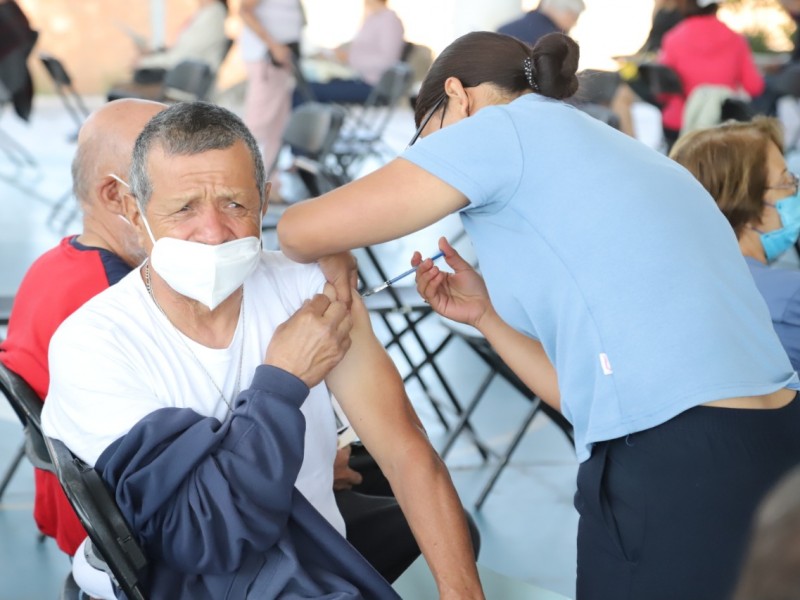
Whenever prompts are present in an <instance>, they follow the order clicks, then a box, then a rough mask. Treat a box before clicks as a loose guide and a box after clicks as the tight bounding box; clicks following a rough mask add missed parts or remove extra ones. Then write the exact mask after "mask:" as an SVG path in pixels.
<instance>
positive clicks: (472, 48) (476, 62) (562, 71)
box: [414, 31, 580, 126]
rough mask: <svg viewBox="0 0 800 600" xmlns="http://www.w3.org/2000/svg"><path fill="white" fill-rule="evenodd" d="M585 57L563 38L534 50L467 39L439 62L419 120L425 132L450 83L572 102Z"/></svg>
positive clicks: (421, 98) (507, 41) (509, 41)
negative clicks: (429, 116)
mask: <svg viewBox="0 0 800 600" xmlns="http://www.w3.org/2000/svg"><path fill="white" fill-rule="evenodd" d="M579 57H580V50H579V48H578V44H576V43H575V41H574V40H573V39H572V38H570V37H569V36H567V35H564V34H563V33H549V34H547V35H545V36H543V37H542V38H541V39H540V40H539V41H538V42H537V43H536V45H535V46H533V48H531V46H529V45H528V44H526V43H524V42H521V41H519V40H518V39H516V38H513V37H511V36H508V35H504V34H502V33H493V32H491V31H473V32H471V33H467V34H466V35H462V36H461V37H460V38H458V39H457V40H455V41H454V42H453V43H451V44H450V45H449V46H448V47H447V48H445V49H444V50H443V51H442V53H441V54H440V55H439V57H438V58H437V59H436V60H435V61H434V63H433V65H432V66H431V68H430V71H428V74H427V75H426V76H425V79H424V81H423V82H422V86H421V87H420V91H419V95H418V96H417V102H416V106H415V110H414V120H415V121H416V123H417V126H419V124H420V122H421V121H422V119H423V118H424V117H425V115H427V114H428V112H429V111H430V110H431V109H432V108H433V106H434V105H435V104H436V103H437V102H438V101H439V100H440V99H441V98H442V96H443V94H444V82H445V81H446V80H447V79H448V78H449V77H455V78H456V79H458V80H459V81H460V82H461V84H462V85H463V86H464V87H467V88H469V87H475V86H477V85H480V84H482V83H491V84H493V85H495V86H497V87H498V88H499V89H500V90H501V91H503V92H506V93H508V94H511V95H515V94H519V93H521V92H525V91H528V90H533V91H534V92H538V93H539V94H542V95H543V96H548V97H550V98H558V99H563V98H569V97H570V96H572V95H573V94H574V93H575V91H576V90H577V89H578V78H577V77H576V75H575V73H576V71H577V70H578V58H579ZM526 59H527V60H526ZM526 64H529V65H530V66H531V69H530V71H528V70H527V69H526Z"/></svg>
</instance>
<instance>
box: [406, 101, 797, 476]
mask: <svg viewBox="0 0 800 600" xmlns="http://www.w3.org/2000/svg"><path fill="white" fill-rule="evenodd" d="M403 158H405V159H407V160H409V161H411V162H413V163H415V164H416V165H418V166H420V167H421V168H423V169H425V170H426V171H428V172H430V173H432V174H433V175H435V176H436V177H438V178H440V179H442V180H443V181H445V182H446V183H448V184H449V185H451V186H453V187H454V188H456V189H458V190H459V191H461V192H462V193H463V194H464V195H465V196H466V197H467V198H468V199H469V202H470V204H469V206H467V207H466V208H465V209H464V210H463V211H462V213H461V216H462V220H463V222H464V226H465V228H466V230H467V233H468V234H469V236H470V238H471V239H472V242H473V244H474V246H475V250H476V252H477V255H478V259H479V261H480V265H481V271H482V273H483V275H484V277H485V279H486V283H487V286H488V288H489V293H490V295H491V297H492V301H493V302H494V304H495V307H496V308H497V310H498V312H499V313H500V315H501V316H502V317H503V318H504V319H505V320H506V321H507V322H508V323H509V324H510V325H512V326H513V327H515V328H516V329H518V330H519V331H522V332H524V333H526V334H528V335H530V336H531V337H534V338H537V339H539V340H540V341H541V342H542V345H543V347H544V349H545V351H546V353H547V355H548V357H549V358H550V360H551V361H552V362H553V364H554V366H555V368H556V371H557V373H558V383H559V389H560V393H561V405H562V411H563V413H564V416H565V417H566V418H567V419H569V421H570V422H571V423H572V424H573V426H574V429H575V445H576V451H577V454H578V459H579V460H581V461H583V460H586V459H587V458H589V456H590V453H591V447H592V444H593V443H594V442H598V441H603V440H609V439H614V438H617V437H620V436H624V435H626V434H629V433H633V432H636V431H642V430H645V429H649V428H651V427H654V426H656V425H659V424H661V423H664V422H665V421H667V420H669V419H670V418H672V417H674V416H676V415H678V414H679V413H681V412H683V411H684V410H686V409H688V408H690V407H693V406H697V405H699V404H702V403H705V402H710V401H714V400H721V399H724V398H731V397H736V396H753V395H761V394H766V393H770V392H774V391H776V390H778V389H780V388H782V387H786V386H789V387H797V383H798V379H797V375H796V374H795V373H794V371H793V370H792V367H791V364H790V363H789V360H788V358H787V356H786V353H785V352H784V351H783V348H782V347H781V344H780V342H779V340H778V338H777V336H776V335H775V332H774V331H773V328H772V324H771V322H770V315H769V312H768V310H767V307H766V305H765V304H764V300H763V299H762V298H761V295H760V294H759V293H758V290H757V289H756V287H755V285H754V283H753V280H752V278H751V276H750V273H749V271H748V269H747V265H746V264H745V262H744V259H743V257H742V255H741V252H740V251H739V246H738V244H737V242H736V238H735V236H734V233H733V231H732V229H731V227H730V225H729V224H728V222H727V221H726V219H725V217H723V215H722V213H721V212H720V211H719V209H718V208H717V206H716V204H715V203H714V201H713V200H712V198H711V196H709V195H708V193H707V192H706V191H705V190H704V189H703V187H702V186H701V185H700V184H699V183H698V182H697V181H696V180H695V179H694V178H693V177H692V176H691V175H690V174H689V172H688V171H686V170H685V169H684V168H683V167H681V166H680V165H678V164H677V163H675V162H673V161H672V160H670V159H669V158H667V157H665V156H663V155H661V154H659V153H658V152H655V151H653V150H650V149H649V148H647V147H645V146H644V145H643V144H641V143H639V142H638V141H636V140H634V139H633V138H631V137H628V136H626V135H624V134H622V133H620V132H618V131H616V130H614V129H612V128H610V127H608V126H607V125H605V124H603V123H601V122H600V121H598V120H595V119H593V118H592V117H590V116H588V115H587V114H585V113H583V112H581V111H579V110H577V109H575V108H573V107H572V106H569V105H568V104H565V103H563V102H560V101H556V100H551V99H548V98H544V97H542V96H539V95H536V94H528V95H525V96H522V97H521V98H519V99H517V100H515V101H514V102H512V103H510V104H507V105H503V106H493V107H488V108H484V109H482V110H480V111H479V112H478V113H477V114H476V115H474V116H472V117H470V118H467V119H464V120H462V121H460V122H458V123H456V124H454V125H452V126H449V127H446V128H444V129H442V130H440V131H437V132H436V133H433V134H431V135H429V136H427V137H426V138H425V139H423V140H420V141H419V142H418V143H417V144H416V145H415V146H413V147H412V148H410V149H409V150H407V151H406V152H405V153H404V154H403Z"/></svg>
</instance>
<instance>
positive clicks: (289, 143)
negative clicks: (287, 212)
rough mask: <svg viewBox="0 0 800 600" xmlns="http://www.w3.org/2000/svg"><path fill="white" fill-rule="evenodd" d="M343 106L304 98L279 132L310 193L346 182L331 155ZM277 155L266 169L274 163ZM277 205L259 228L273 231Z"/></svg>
mask: <svg viewBox="0 0 800 600" xmlns="http://www.w3.org/2000/svg"><path fill="white" fill-rule="evenodd" d="M344 118H345V109H344V108H342V107H341V106H337V105H335V104H320V103H318V102H307V103H305V104H301V105H300V106H298V107H297V108H296V109H294V111H293V112H292V114H291V116H290V117H289V123H288V124H287V126H286V129H285V131H284V132H283V138H282V142H283V146H286V147H289V148H291V151H292V153H293V158H292V165H291V166H292V167H293V169H294V171H296V172H297V175H298V176H299V177H300V179H301V180H302V182H303V184H304V185H305V187H306V188H307V189H308V192H309V193H310V195H311V196H319V195H320V194H322V193H324V192H327V191H330V190H332V189H334V188H336V187H339V186H340V185H342V184H344V183H346V181H345V179H344V178H343V176H342V174H341V171H340V170H339V168H338V165H337V164H336V161H335V159H333V157H332V156H331V147H332V146H333V143H334V141H335V140H336V138H337V137H338V136H339V131H340V130H341V128H342V123H344ZM278 160H279V157H278V158H276V159H275V163H274V164H273V165H271V166H270V170H269V172H273V171H275V170H276V169H277V167H278ZM281 208H282V207H280V206H279V205H276V206H272V207H270V209H269V210H268V211H267V214H266V215H265V216H264V219H263V220H262V221H261V230H262V231H265V232H266V231H274V230H275V228H276V227H277V225H278V220H279V219H280V217H281V215H282V214H283V210H282V209H281Z"/></svg>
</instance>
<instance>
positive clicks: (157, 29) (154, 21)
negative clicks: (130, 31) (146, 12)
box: [150, 0, 167, 48]
mask: <svg viewBox="0 0 800 600" xmlns="http://www.w3.org/2000/svg"><path fill="white" fill-rule="evenodd" d="M166 21H167V9H166V6H165V4H164V0H150V44H151V45H152V47H153V48H161V47H162V46H164V44H165V38H166V34H165V31H166Z"/></svg>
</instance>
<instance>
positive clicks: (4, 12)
mask: <svg viewBox="0 0 800 600" xmlns="http://www.w3.org/2000/svg"><path fill="white" fill-rule="evenodd" d="M36 38H37V34H36V32H35V31H34V30H33V29H31V26H30V24H29V23H28V18H27V17H26V16H25V13H23V12H22V10H21V9H20V7H19V5H18V4H17V3H16V2H15V1H14V0H0V90H2V91H0V101H3V100H7V99H10V100H11V102H12V104H13V105H14V111H15V112H16V113H17V115H18V116H19V117H20V118H21V119H24V120H26V121H27V120H28V118H29V117H30V114H31V109H32V108H33V82H32V80H31V76H30V73H29V72H28V65H27V60H28V55H29V54H30V52H31V50H33V46H34V44H35V43H36ZM2 88H5V89H2ZM0 106H2V105H1V104H0Z"/></svg>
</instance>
